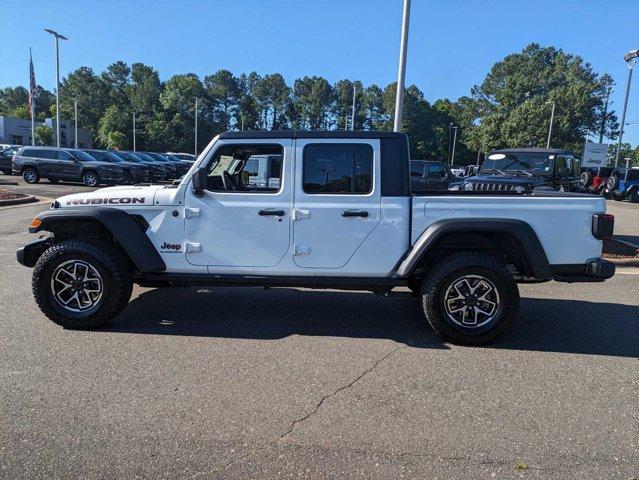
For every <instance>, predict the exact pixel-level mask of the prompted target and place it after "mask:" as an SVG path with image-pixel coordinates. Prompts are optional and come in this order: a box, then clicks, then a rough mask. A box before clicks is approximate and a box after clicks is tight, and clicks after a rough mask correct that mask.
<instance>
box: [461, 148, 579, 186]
mask: <svg viewBox="0 0 639 480" xmlns="http://www.w3.org/2000/svg"><path fill="white" fill-rule="evenodd" d="M580 175H581V162H580V160H579V158H577V157H576V155H575V154H574V153H572V152H570V151H568V150H562V149H557V148H512V149H504V150H494V151H492V152H490V153H489V154H488V155H487V156H486V159H485V160H484V163H483V165H482V166H481V170H480V171H479V173H478V174H477V175H476V176H474V177H470V178H467V179H466V180H464V182H463V183H462V185H461V190H466V191H514V192H517V193H523V192H529V191H533V190H559V191H568V192H579V191H586V190H585V188H584V187H583V186H582V185H581V182H580Z"/></svg>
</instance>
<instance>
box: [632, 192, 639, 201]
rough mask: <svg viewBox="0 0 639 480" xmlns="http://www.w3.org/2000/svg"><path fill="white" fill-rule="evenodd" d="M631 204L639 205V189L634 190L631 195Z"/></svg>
mask: <svg viewBox="0 0 639 480" xmlns="http://www.w3.org/2000/svg"><path fill="white" fill-rule="evenodd" d="M630 202H631V203H639V189H636V190H634V191H633V192H632V193H631V194H630Z"/></svg>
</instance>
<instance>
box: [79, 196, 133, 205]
mask: <svg viewBox="0 0 639 480" xmlns="http://www.w3.org/2000/svg"><path fill="white" fill-rule="evenodd" d="M144 200H145V197H111V198H80V199H74V200H67V205H125V204H129V203H144Z"/></svg>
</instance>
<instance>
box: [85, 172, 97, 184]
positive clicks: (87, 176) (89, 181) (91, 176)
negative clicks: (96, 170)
mask: <svg viewBox="0 0 639 480" xmlns="http://www.w3.org/2000/svg"><path fill="white" fill-rule="evenodd" d="M95 181H96V178H95V175H94V174H92V173H86V174H84V183H86V184H87V185H88V186H90V187H93V186H94V185H95Z"/></svg>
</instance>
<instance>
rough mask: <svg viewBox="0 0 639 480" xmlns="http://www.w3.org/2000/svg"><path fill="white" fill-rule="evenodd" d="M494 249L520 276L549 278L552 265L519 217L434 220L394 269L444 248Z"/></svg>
mask: <svg viewBox="0 0 639 480" xmlns="http://www.w3.org/2000/svg"><path fill="white" fill-rule="evenodd" d="M447 249H448V250H451V249H452V250H456V251H477V250H480V251H481V250H489V251H490V250H493V251H498V252H501V253H503V254H504V255H506V256H507V258H511V259H512V261H513V263H514V264H515V266H516V267H517V269H518V270H519V271H520V273H521V274H522V276H525V277H529V278H534V279H537V280H551V279H552V269H551V267H550V263H549V262H548V258H547V256H546V253H545V251H544V249H543V246H542V245H541V242H540V241H539V238H538V237H537V234H536V233H535V231H534V230H533V228H532V227H531V226H530V225H529V224H528V223H526V222H524V221H522V220H514V219H501V218H483V219H445V220H439V221H437V222H434V223H433V224H431V225H430V226H428V228H426V230H424V232H423V233H422V234H421V235H420V237H419V238H418V239H417V241H416V242H415V244H414V245H413V247H412V249H411V250H410V251H409V252H408V254H407V255H406V257H405V258H404V260H403V261H402V262H401V263H400V265H399V267H398V269H397V275H398V276H400V277H410V276H411V275H413V274H414V273H415V271H416V270H417V269H418V268H419V267H420V266H421V265H424V264H425V263H426V261H427V260H429V259H432V258H433V257H436V256H438V255H440V256H441V255H445V254H446V250H447Z"/></svg>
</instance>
